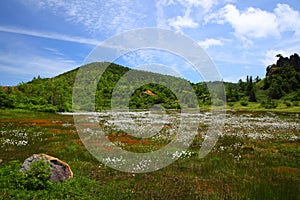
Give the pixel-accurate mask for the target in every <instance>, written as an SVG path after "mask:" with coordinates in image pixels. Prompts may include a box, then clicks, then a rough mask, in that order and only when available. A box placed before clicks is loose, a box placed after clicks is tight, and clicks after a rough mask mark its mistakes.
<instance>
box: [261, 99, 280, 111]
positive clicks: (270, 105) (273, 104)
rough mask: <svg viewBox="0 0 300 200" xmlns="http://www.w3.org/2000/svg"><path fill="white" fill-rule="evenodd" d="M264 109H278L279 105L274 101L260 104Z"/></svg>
mask: <svg viewBox="0 0 300 200" xmlns="http://www.w3.org/2000/svg"><path fill="white" fill-rule="evenodd" d="M260 105H261V106H262V107H264V108H265V109H272V108H276V107H277V103H276V102H275V101H273V100H270V101H267V102H265V101H262V102H261V104H260Z"/></svg>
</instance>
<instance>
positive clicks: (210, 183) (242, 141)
mask: <svg viewBox="0 0 300 200" xmlns="http://www.w3.org/2000/svg"><path fill="white" fill-rule="evenodd" d="M236 106H237V107H238V105H236ZM255 106H256V105H255V104H252V103H249V104H248V106H247V107H249V108H255ZM279 117H281V118H287V119H288V120H293V118H292V117H290V116H288V115H285V114H281V115H279ZM72 124H73V119H72V117H71V116H62V115H56V114H49V113H35V112H22V111H0V131H1V132H0V159H2V162H1V163H0V199H212V200H214V199H216V200H219V199H274V200H277V199H278V200H279V199H293V200H297V199H300V198H299V193H300V187H299V186H300V157H299V153H300V149H299V146H300V140H299V135H300V133H299V131H294V132H293V133H294V134H296V135H297V136H298V139H297V140H295V141H287V140H283V139H282V140H281V139H278V138H272V139H265V140H262V139H251V138H240V137H237V136H224V137H222V138H220V139H219V141H218V142H217V144H216V146H215V148H214V149H213V151H212V152H210V153H209V154H208V155H207V156H206V157H205V158H203V159H200V158H199V157H198V156H197V152H198V151H199V144H200V143H201V141H202V139H201V138H200V137H196V139H195V141H194V143H193V145H191V148H190V149H189V151H191V152H193V153H192V154H191V156H187V157H186V158H180V159H179V160H177V161H176V162H174V163H173V164H171V165H169V166H168V167H166V168H163V169H160V170H158V171H155V172H152V173H144V174H131V173H125V172H120V171H116V170H114V169H111V168H109V167H107V166H105V165H103V164H102V163H100V162H98V161H97V160H96V159H95V158H94V157H93V156H92V155H91V154H90V153H89V152H88V151H87V150H86V149H85V147H84V145H83V144H82V143H81V142H80V140H79V137H78V135H77V133H76V130H75V127H74V126H73V125H72ZM13 130H18V131H13ZM272 131H273V132H270V131H269V132H270V134H274V135H276V134H279V135H280V134H287V133H288V132H289V131H291V130H286V133H281V132H280V133H279V132H276V129H274V130H273V129H272ZM274 131H275V132H274ZM281 131H282V130H281ZM20 132H26V133H27V139H29V143H28V145H25V146H16V145H9V144H6V145H5V146H1V145H2V143H3V141H4V140H5V139H15V140H16V141H17V140H21V139H22V138H20V137H21V136H20V137H19V135H17V136H16V135H15V136H13V135H12V134H14V133H20ZM36 133H40V135H39V137H36V136H35V134H36ZM1 141H2V143H1ZM131 148H133V147H131ZM34 153H47V154H49V155H52V156H55V157H58V158H60V159H61V160H63V161H65V162H67V163H68V164H69V165H70V167H71V169H72V171H73V173H74V179H72V180H70V181H65V182H62V183H57V184H50V185H47V187H45V188H44V189H38V190H37V189H35V190H33V189H30V188H29V189H28V188H24V187H23V186H22V185H20V184H18V181H16V174H18V173H19V172H18V170H19V168H20V165H21V163H22V162H23V161H24V159H25V158H27V157H29V156H31V155H32V154H34Z"/></svg>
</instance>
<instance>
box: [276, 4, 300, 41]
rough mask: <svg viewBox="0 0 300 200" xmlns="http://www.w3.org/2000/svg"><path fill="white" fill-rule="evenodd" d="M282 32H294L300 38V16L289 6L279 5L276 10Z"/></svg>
mask: <svg viewBox="0 0 300 200" xmlns="http://www.w3.org/2000/svg"><path fill="white" fill-rule="evenodd" d="M274 13H275V14H276V16H277V20H278V24H279V29H280V31H293V32H295V34H296V35H299V36H300V22H299V20H300V15H299V12H298V11H296V10H293V9H292V8H291V7H290V6H289V5H287V4H277V7H276V8H275V10H274Z"/></svg>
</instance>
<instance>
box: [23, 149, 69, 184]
mask: <svg viewBox="0 0 300 200" xmlns="http://www.w3.org/2000/svg"><path fill="white" fill-rule="evenodd" d="M41 159H43V160H45V161H46V162H49V165H50V167H51V176H50V178H49V180H50V181H53V182H60V181H63V180H69V179H71V178H73V172H72V170H71V168H70V167H69V165H68V164H67V163H65V162H63V161H61V160H60V159H58V158H55V157H52V156H49V155H47V154H33V155H32V156H30V157H29V158H27V159H26V160H25V161H24V163H23V165H22V167H21V169H20V170H19V171H20V172H24V171H26V170H28V169H29V167H30V165H31V164H32V163H34V162H36V161H38V160H41Z"/></svg>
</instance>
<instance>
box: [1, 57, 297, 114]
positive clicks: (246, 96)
mask: <svg viewBox="0 0 300 200" xmlns="http://www.w3.org/2000/svg"><path fill="white" fill-rule="evenodd" d="M277 57H278V60H277V62H276V63H275V64H273V65H270V66H268V67H267V68H266V76H265V78H263V79H260V78H259V77H255V78H253V77H252V76H247V78H246V80H239V81H238V83H227V82H224V85H225V91H226V99H222V98H221V97H220V98H219V97H217V98H216V99H217V101H219V105H222V104H223V103H224V102H225V101H226V102H227V104H228V105H229V106H230V105H232V104H233V103H235V102H239V103H240V104H241V105H242V106H247V105H248V103H249V102H256V103H258V104H260V105H261V107H262V108H267V109H268V108H276V106H277V102H278V101H281V102H284V103H285V104H286V105H287V106H299V101H300V58H299V55H297V54H294V55H291V56H290V57H289V58H288V57H283V56H282V55H277ZM106 65H108V63H91V64H88V65H85V66H82V67H99V68H101V67H104V66H106ZM78 70H79V68H77V69H74V70H72V71H69V72H66V73H64V74H61V75H59V76H56V77H53V78H40V77H39V76H37V77H34V78H33V79H32V80H31V81H30V82H27V83H20V84H19V85H17V86H13V87H7V86H1V87H0V108H1V109H26V110H34V111H46V112H70V111H72V91H73V86H74V82H75V78H76V74H77V72H78ZM130 71H133V72H134V73H131V74H134V75H131V76H126V74H128V72H130ZM141 77H142V79H144V81H145V82H148V84H144V85H138V84H137V83H138V82H139V81H140V80H141ZM119 81H124V83H125V82H130V83H131V86H130V88H126V87H123V88H122V87H119V88H120V89H118V91H117V93H116V94H115V95H117V97H118V98H119V99H126V98H124V97H123V96H122V91H124V95H125V94H126V91H127V90H128V89H129V90H130V91H131V90H133V91H132V94H131V96H130V101H129V102H122V101H120V103H121V104H122V103H124V105H126V103H127V105H129V107H130V108H132V109H145V108H150V107H151V106H153V105H155V104H160V105H162V106H163V107H164V108H166V109H180V108H181V106H186V107H188V108H193V107H195V103H196V104H198V105H199V106H200V107H207V106H209V105H211V104H212V102H211V95H214V94H210V93H209V90H208V87H207V83H204V82H201V83H189V85H190V86H191V87H192V88H193V90H194V91H191V90H190V89H189V88H188V87H187V86H186V84H185V83H186V82H187V81H186V80H184V79H181V78H177V77H172V76H167V75H161V74H156V73H152V72H146V71H137V70H131V69H129V68H127V67H123V66H120V65H117V64H114V63H109V66H108V67H107V68H106V70H105V71H104V73H103V74H102V76H101V78H100V80H99V82H98V83H97V92H96V95H95V105H96V110H97V111H100V110H104V109H109V108H110V107H111V98H112V95H113V92H115V91H114V90H115V86H116V85H117V84H118V82H119ZM158 83H159V84H158ZM160 83H163V84H160ZM210 84H212V83H210ZM128 87H129V86H128ZM170 88H172V89H174V90H175V91H174V90H170ZM176 88H177V89H178V91H176ZM173 92H175V93H176V94H175V93H173ZM193 94H196V96H197V99H198V102H192V100H191V99H193V98H188V97H190V96H191V95H193ZM125 96H126V95H125ZM83 99H84V98H83ZM179 99H180V102H179ZM88 103H89V102H88ZM88 103H87V104H88ZM214 105H218V103H217V104H216V103H215V104H214ZM83 106H86V107H87V108H89V107H90V106H89V105H84V103H83Z"/></svg>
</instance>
